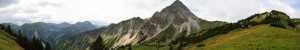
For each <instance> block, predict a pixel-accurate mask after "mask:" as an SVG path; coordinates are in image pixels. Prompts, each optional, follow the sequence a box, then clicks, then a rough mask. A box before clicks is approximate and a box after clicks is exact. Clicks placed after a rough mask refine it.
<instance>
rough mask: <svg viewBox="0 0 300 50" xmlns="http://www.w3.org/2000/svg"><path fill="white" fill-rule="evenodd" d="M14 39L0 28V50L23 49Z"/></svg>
mask: <svg viewBox="0 0 300 50" xmlns="http://www.w3.org/2000/svg"><path fill="white" fill-rule="evenodd" d="M15 40H16V38H15V37H13V36H10V35H9V34H8V33H6V32H5V31H3V30H0V50H24V49H23V48H22V47H21V46H20V45H19V44H18V43H17V42H16V41H15Z"/></svg>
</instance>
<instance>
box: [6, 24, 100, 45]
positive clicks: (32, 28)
mask: <svg viewBox="0 0 300 50" xmlns="http://www.w3.org/2000/svg"><path fill="white" fill-rule="evenodd" d="M3 25H5V26H7V25H10V26H11V27H12V28H13V30H14V32H15V33H17V31H18V30H21V32H22V33H23V34H24V35H26V36H28V37H32V36H33V33H34V32H37V33H38V36H39V37H40V38H41V40H42V41H50V43H51V44H52V45H54V44H55V43H56V42H58V41H60V40H64V39H67V38H69V37H71V36H73V35H76V34H78V33H80V32H85V31H88V30H93V29H96V28H97V27H96V26H95V25H93V24H92V23H90V22H89V21H85V22H78V23H75V24H69V23H66V22H63V23H60V24H54V23H43V22H35V23H25V24H23V25H21V26H18V25H15V24H12V23H3ZM29 39H32V38H29Z"/></svg>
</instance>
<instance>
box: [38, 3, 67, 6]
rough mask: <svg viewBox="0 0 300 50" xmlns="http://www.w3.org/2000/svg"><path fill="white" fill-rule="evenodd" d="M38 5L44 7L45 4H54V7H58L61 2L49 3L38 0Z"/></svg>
mask: <svg viewBox="0 0 300 50" xmlns="http://www.w3.org/2000/svg"><path fill="white" fill-rule="evenodd" d="M38 5H39V6H42V7H45V6H54V7H58V6H61V5H63V4H62V3H51V2H39V3H38Z"/></svg>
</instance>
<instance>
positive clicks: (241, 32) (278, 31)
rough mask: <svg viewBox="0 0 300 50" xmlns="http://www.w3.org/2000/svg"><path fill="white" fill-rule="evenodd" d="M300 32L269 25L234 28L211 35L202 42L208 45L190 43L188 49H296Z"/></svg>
mask: <svg viewBox="0 0 300 50" xmlns="http://www.w3.org/2000/svg"><path fill="white" fill-rule="evenodd" d="M299 38H300V34H299V33H296V32H295V31H292V30H287V29H283V28H278V27H271V26H269V25H258V26H254V27H250V28H246V29H236V30H232V31H230V32H229V33H226V34H220V35H217V36H215V37H211V38H209V39H207V40H205V41H203V42H202V43H203V44H205V45H206V46H204V47H196V45H192V44H190V45H188V48H187V49H188V50H199V49H204V50H220V49H226V50H239V49H243V50H249V49H250V50H255V49H259V50H274V49H278V50H296V49H300V43H299V42H300V39H299Z"/></svg>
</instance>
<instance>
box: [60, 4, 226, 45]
mask: <svg viewBox="0 0 300 50" xmlns="http://www.w3.org/2000/svg"><path fill="white" fill-rule="evenodd" d="M202 22H203V23H205V24H201V23H202ZM224 24H226V22H220V21H206V20H203V19H199V18H198V17H197V16H196V15H194V14H193V13H192V12H191V11H190V10H189V9H188V8H187V7H186V6H185V5H184V4H183V3H182V2H181V1H178V0H177V1H175V2H174V3H173V4H171V5H170V6H167V7H166V8H164V9H162V10H161V11H159V12H158V11H157V12H155V13H154V14H153V16H152V17H150V18H146V19H141V18H139V17H134V18H131V19H128V20H125V21H121V22H119V23H117V24H110V25H109V26H107V27H102V28H99V29H95V30H92V31H87V32H83V33H80V34H78V35H76V36H73V37H71V38H69V39H66V40H65V41H62V42H59V43H58V44H57V45H56V46H55V48H56V49H58V50H59V49H63V50H65V49H66V50H77V49H78V50H85V49H89V46H91V43H92V42H94V41H95V39H96V38H97V36H98V35H101V36H102V38H103V40H104V42H105V44H106V48H118V47H120V46H123V45H128V44H132V45H138V44H150V43H156V42H159V41H160V40H161V39H160V37H166V36H168V37H167V38H166V41H168V42H166V43H170V41H172V40H174V39H176V38H179V37H185V36H188V35H190V34H193V33H197V32H200V31H201V30H204V29H209V28H214V27H217V26H221V25H224Z"/></svg>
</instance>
